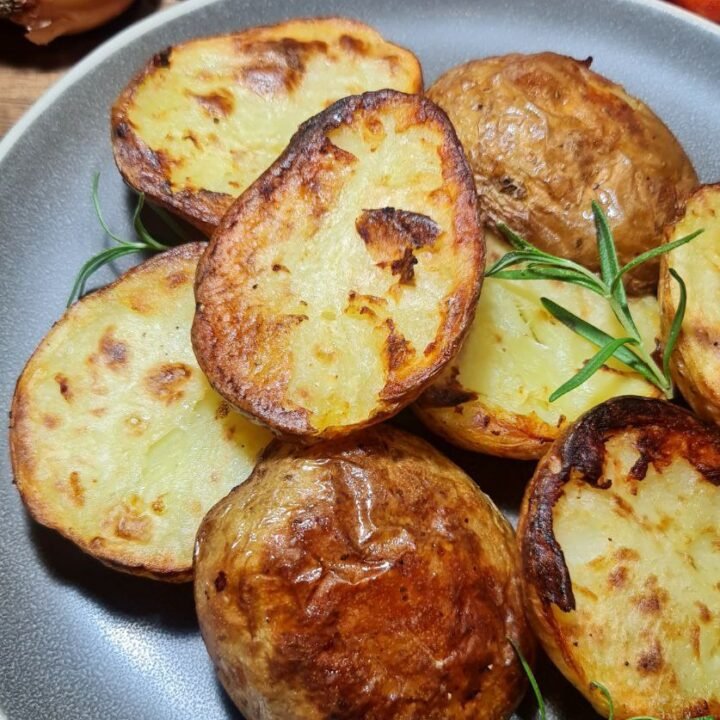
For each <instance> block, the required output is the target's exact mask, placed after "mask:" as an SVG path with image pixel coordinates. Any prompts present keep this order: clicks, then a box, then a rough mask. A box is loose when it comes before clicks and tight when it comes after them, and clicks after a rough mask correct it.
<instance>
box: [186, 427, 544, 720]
mask: <svg viewBox="0 0 720 720" xmlns="http://www.w3.org/2000/svg"><path fill="white" fill-rule="evenodd" d="M516 553H517V550H516V547H515V543H514V539H513V532H512V529H511V528H510V526H509V524H508V523H507V521H506V520H505V519H504V518H503V516H502V515H501V514H500V512H499V511H498V510H497V508H496V507H495V506H494V505H493V503H492V501H491V500H490V499H489V498H488V497H487V496H485V495H484V494H483V493H482V492H480V490H479V489H478V488H477V486H476V485H475V484H474V483H473V482H472V480H471V479H470V478H469V477H468V476H467V475H465V473H463V472H462V471H461V470H460V469H459V468H458V467H457V466H456V465H454V464H453V463H451V462H450V461H449V460H447V459H446V458H445V457H443V456H442V455H441V454H440V453H439V452H437V450H435V449H434V448H432V447H431V446H430V445H428V444H427V443H425V442H423V441H422V440H419V439H418V438H415V437H413V436H412V435H408V434H407V433H404V432H402V431H400V430H397V429H395V428H393V427H390V426H387V425H385V426H382V427H378V428H371V429H366V430H364V431H362V432H360V433H358V434H357V435H355V436H353V437H352V438H346V439H342V440H335V441H326V442H323V443H318V444H316V445H313V446H310V447H304V446H298V445H280V444H278V445H276V446H274V447H273V448H272V450H271V451H270V452H269V453H268V454H267V455H266V456H265V457H264V459H263V460H262V461H261V462H260V464H259V465H258V466H257V468H256V469H255V472H254V473H253V475H252V476H251V478H250V480H248V482H247V483H245V484H244V485H242V486H240V487H239V488H237V489H236V490H234V491H233V492H232V493H231V494H230V495H229V496H228V497H226V498H224V499H223V500H221V501H220V502H219V503H218V504H217V505H216V506H215V507H214V508H213V509H212V510H211V511H210V513H208V515H207V517H206V518H205V520H204V521H203V524H202V526H201V528H200V532H199V533H198V541H197V549H196V552H195V601H196V606H197V611H198V618H199V620H200V629H201V630H202V634H203V638H204V640H205V643H206V645H207V648H208V651H209V652H210V656H211V657H212V659H213V661H214V663H215V665H216V667H217V670H218V674H219V677H220V680H221V681H222V683H223V685H224V686H225V689H226V690H227V691H228V693H229V694H230V696H231V697H232V699H233V700H234V701H235V703H236V704H237V706H238V707H239V708H240V710H241V711H242V713H243V715H244V717H246V718H247V720H311V719H312V720H316V719H319V718H365V719H366V720H381V719H384V718H397V719H398V720H400V719H402V720H411V719H414V720H441V719H442V720H455V719H459V718H467V719H468V720H469V719H471V718H472V720H503V719H504V718H507V717H508V716H509V715H510V713H511V712H512V710H513V708H514V707H515V706H516V705H517V704H518V702H519V701H520V698H521V697H522V695H523V692H524V690H525V677H524V675H523V671H522V669H521V668H520V665H519V663H518V662H517V660H516V658H515V657H514V653H513V650H512V647H511V645H510V643H509V642H508V638H511V639H512V640H513V641H514V642H515V643H516V644H517V645H518V646H519V647H520V648H521V649H522V651H523V653H524V654H527V656H528V657H530V658H531V657H532V655H533V650H534V640H533V638H532V634H531V633H530V632H529V628H528V626H527V624H526V619H525V615H524V609H523V603H522V596H521V592H520V586H521V582H520V578H519V575H518V569H519V560H518V557H517V554H516Z"/></svg>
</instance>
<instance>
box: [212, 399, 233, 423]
mask: <svg viewBox="0 0 720 720" xmlns="http://www.w3.org/2000/svg"><path fill="white" fill-rule="evenodd" d="M229 412H230V406H229V405H228V404H227V403H226V402H225V401H224V400H223V401H222V402H221V403H220V404H219V405H218V406H217V410H216V411H215V419H216V420H222V419H223V418H226V417H227V416H228V413H229Z"/></svg>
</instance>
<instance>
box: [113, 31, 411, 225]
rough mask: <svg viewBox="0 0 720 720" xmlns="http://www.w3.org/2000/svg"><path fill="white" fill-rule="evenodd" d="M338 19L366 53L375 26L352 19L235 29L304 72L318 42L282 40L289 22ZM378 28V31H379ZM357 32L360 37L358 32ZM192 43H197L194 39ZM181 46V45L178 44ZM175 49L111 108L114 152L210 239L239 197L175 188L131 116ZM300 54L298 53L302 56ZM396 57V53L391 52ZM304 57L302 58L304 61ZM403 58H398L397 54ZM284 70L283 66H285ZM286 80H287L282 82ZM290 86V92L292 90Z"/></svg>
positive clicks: (133, 175) (240, 38) (141, 184)
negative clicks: (137, 97)
mask: <svg viewBox="0 0 720 720" xmlns="http://www.w3.org/2000/svg"><path fill="white" fill-rule="evenodd" d="M329 20H336V21H337V22H338V23H339V24H342V25H344V26H346V27H347V32H348V33H350V34H349V35H348V36H347V37H348V43H353V44H354V47H355V51H356V52H363V49H362V44H363V40H362V37H363V35H364V34H365V33H366V31H368V30H371V31H372V29H371V28H369V26H367V25H365V24H364V23H361V22H359V21H356V20H352V19H349V18H339V17H338V18H332V17H330V18H307V19H295V20H292V21H288V22H287V23H278V24H277V25H268V26H260V27H254V28H248V29H245V30H243V31H241V32H238V33H234V34H233V35H232V37H234V38H236V39H237V42H238V44H252V43H266V44H268V45H269V44H272V45H274V46H275V47H274V52H275V53H276V54H279V55H281V56H283V57H285V58H286V63H287V66H288V67H293V66H294V65H298V64H299V71H300V72H301V73H302V72H303V71H304V68H303V67H302V56H303V53H304V52H305V51H306V50H307V51H310V52H311V51H313V48H312V47H311V46H312V43H305V44H304V45H305V47H304V46H303V43H300V42H297V41H289V43H286V42H285V41H284V40H282V39H279V38H281V37H282V31H283V29H284V26H285V25H296V24H301V23H302V24H307V25H313V24H318V23H321V22H325V21H329ZM373 32H374V31H373ZM353 33H354V35H355V36H354V35H353ZM189 42H192V41H189ZM387 45H388V46H389V47H395V50H397V51H398V52H401V53H403V56H410V57H412V59H413V62H414V64H415V65H416V67H417V77H416V88H417V89H416V91H417V92H422V89H423V77H422V69H421V67H420V63H419V61H418V60H417V58H415V57H414V56H413V55H412V54H411V53H410V52H409V51H407V50H405V49H403V48H399V47H397V46H392V45H391V44H390V43H387ZM176 47H181V46H176ZM172 50H173V48H172V47H170V48H167V49H166V50H164V51H162V52H159V53H157V54H156V55H154V56H153V57H152V58H151V59H150V60H149V61H148V63H147V65H146V66H145V67H144V68H143V69H142V70H140V72H138V74H137V75H136V76H135V77H134V78H133V79H132V80H131V81H130V83H129V84H128V85H127V87H126V88H125V90H123V92H122V93H121V94H120V96H119V97H118V98H117V100H116V101H115V103H114V105H113V108H112V112H111V128H112V140H113V153H114V156H115V162H116V164H117V166H118V169H119V170H120V173H121V174H122V176H123V178H124V179H125V181H126V182H127V183H128V184H129V185H130V186H131V187H132V188H134V189H135V190H137V191H138V192H143V193H145V194H147V195H148V197H150V198H152V200H153V202H154V203H156V204H158V205H160V206H162V207H164V208H165V209H167V210H170V211H171V212H173V213H175V214H177V215H178V216H179V217H181V218H182V219H183V220H185V221H187V222H188V223H190V224H191V225H194V226H195V227H196V228H198V229H199V230H200V231H201V232H203V233H204V234H205V235H206V236H207V237H208V238H209V237H210V236H211V235H212V233H213V232H214V231H215V228H216V227H217V226H218V224H219V223H220V220H221V219H222V217H223V215H224V214H225V213H226V212H227V211H228V209H229V208H230V206H231V205H232V204H233V202H234V200H235V199H236V197H235V196H232V195H228V194H225V193H221V192H213V191H210V190H207V189H205V188H195V189H194V190H189V189H184V190H181V191H178V192H173V191H172V190H171V189H170V184H169V183H168V179H167V177H166V170H167V168H166V167H165V164H166V162H167V160H166V159H165V158H164V157H163V156H162V154H161V153H155V152H153V150H152V149H151V148H150V147H148V146H147V144H146V143H145V142H144V141H143V140H142V138H141V137H140V136H139V135H138V134H137V133H136V132H135V130H134V129H133V127H132V123H130V122H129V120H128V117H127V116H128V110H129V107H130V105H131V104H132V102H133V96H134V94H135V92H136V89H137V88H138V87H139V86H140V85H141V84H142V82H143V80H144V79H145V78H146V77H147V76H148V75H150V74H152V73H153V72H155V71H156V70H157V68H163V67H167V66H168V64H169V63H170V62H171V59H172V58H171V55H172ZM295 52H296V53H297V57H296V54H294V53H295ZM390 57H392V56H390ZM298 58H299V59H298ZM393 59H397V58H393ZM280 67H281V68H282V66H280ZM281 80H283V81H284V82H285V83H289V84H292V83H296V82H297V81H296V80H295V81H294V80H293V79H292V78H291V77H287V78H281ZM281 84H282V83H281ZM291 90H292V87H288V88H287V89H286V90H285V91H291Z"/></svg>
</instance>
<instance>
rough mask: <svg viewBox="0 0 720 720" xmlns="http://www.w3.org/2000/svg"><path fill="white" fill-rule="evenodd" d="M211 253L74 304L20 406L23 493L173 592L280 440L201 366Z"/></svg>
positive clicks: (16, 453) (14, 431) (45, 348)
mask: <svg viewBox="0 0 720 720" xmlns="http://www.w3.org/2000/svg"><path fill="white" fill-rule="evenodd" d="M202 251H203V245H202V244H192V245H186V246H182V247H179V248H177V249H174V250H170V251H168V252H166V253H164V254H162V255H159V256H157V257H155V258H153V259H151V260H148V261H147V262H145V263H144V264H142V265H140V266H139V267H137V268H135V269H133V270H130V271H129V272H128V273H126V274H125V275H123V276H122V277H121V278H120V279H119V280H118V281H117V282H115V283H114V284H112V285H110V286H108V287H107V288H105V289H103V290H99V291H98V292H96V293H94V294H92V295H89V296H87V297H86V298H84V299H83V300H81V301H79V302H78V303H76V304H75V305H73V307H71V308H70V310H68V311H67V313H66V314H65V315H64V316H63V318H62V319H61V320H60V322H58V323H57V324H56V325H55V326H54V327H53V329H52V330H51V331H50V333H49V334H48V335H47V337H46V338H45V339H44V340H43V341H42V343H41V344H40V346H39V347H38V349H37V350H36V351H35V353H34V355H33V356H32V358H31V359H30V361H29V362H28V364H27V366H26V367H25V370H24V371H23V373H22V375H21V377H20V380H19V381H18V385H17V389H16V392H15V397H14V401H13V408H12V422H11V430H10V444H11V451H12V460H13V469H14V472H15V482H16V484H17V487H18V490H19V491H20V494H21V495H22V499H23V501H24V502H25V504H26V506H27V508H28V510H29V511H30V513H31V514H32V515H33V517H34V518H35V519H36V520H38V521H39V522H41V523H42V524H44V525H47V526H49V527H52V528H54V529H56V530H58V531H59V532H60V533H62V534H63V535H65V536H66V537H68V538H69V539H71V540H72V541H73V542H75V543H76V544H77V545H79V546H80V547H81V548H82V549H83V550H84V551H86V552H88V553H90V554H91V555H93V556H95V557H97V558H98V559H100V560H102V561H103V562H105V563H107V564H109V565H112V566H114V567H116V568H117V569H121V570H125V571H127V572H131V573H137V574H143V575H149V576H152V577H156V578H158V579H163V580H173V581H179V580H189V579H190V576H191V568H192V552H193V543H194V539H195V533H196V531H197V528H198V526H199V524H200V521H201V519H202V517H203V515H204V514H205V513H206V512H207V510H208V508H210V507H211V506H212V505H213V504H214V503H215V502H217V501H218V500H219V499H220V498H221V497H223V496H224V495H225V494H226V493H227V492H228V491H229V490H230V489H231V488H232V487H234V486H235V485H237V484H238V483H239V482H242V481H243V480H244V479H245V478H246V477H247V476H248V475H249V474H250V472H251V471H252V468H253V466H254V464H255V460H256V458H257V457H258V455H259V453H260V452H261V450H262V449H263V448H264V447H265V445H266V444H267V442H268V441H269V438H270V435H269V433H268V432H267V431H266V430H264V429H262V428H260V427H258V426H256V425H253V424H251V423H250V422H249V421H248V420H246V419H244V418H242V417H240V416H239V415H237V414H236V413H235V412H233V411H231V410H230V408H229V406H228V405H227V403H226V402H224V401H223V400H222V398H220V396H219V395H218V394H217V393H216V392H215V391H214V390H213V389H212V388H211V387H210V385H209V383H208V382H207V380H206V379H205V377H204V375H203V374H202V372H201V371H200V369H199V367H198V365H197V362H196V361H195V357H194V356H193V351H192V348H191V345H190V325H191V322H192V315H193V310H194V298H193V279H194V276H195V268H196V265H197V261H198V258H199V256H200V255H201V253H202Z"/></svg>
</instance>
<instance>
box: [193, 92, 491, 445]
mask: <svg viewBox="0 0 720 720" xmlns="http://www.w3.org/2000/svg"><path fill="white" fill-rule="evenodd" d="M408 98H416V99H417V102H418V111H419V112H421V113H422V114H423V117H428V118H430V119H433V120H435V121H437V122H439V123H440V125H441V126H442V128H443V130H444V132H445V133H446V137H447V138H449V140H450V152H451V153H452V156H451V157H448V158H447V160H446V162H447V164H448V165H449V166H450V167H451V168H452V171H453V177H454V178H456V182H457V183H458V185H459V186H460V190H461V192H460V196H459V198H458V200H457V203H456V207H455V214H454V220H455V230H456V233H457V235H458V236H460V235H464V234H466V233H467V232H468V228H470V229H476V230H477V232H476V238H477V239H479V242H477V243H475V245H476V252H475V253H474V254H475V258H476V266H477V272H476V281H475V282H474V283H473V286H472V288H470V289H469V291H468V292H464V293H463V292H461V291H455V292H454V293H453V295H454V297H458V296H459V297H460V299H461V302H455V303H453V304H452V307H451V310H450V311H449V312H448V314H447V318H446V323H445V326H444V327H443V328H442V329H441V330H439V332H443V333H444V334H447V335H448V336H449V338H450V339H449V341H448V342H445V343H443V345H442V349H441V351H440V352H439V353H438V352H437V350H436V348H433V350H434V351H435V352H436V356H435V359H434V361H433V362H431V363H430V364H429V365H427V366H426V367H425V368H424V369H423V370H421V371H418V372H417V373H415V374H414V375H413V376H411V377H409V378H407V379H406V380H405V381H404V382H402V383H399V382H393V383H392V384H391V383H388V384H386V386H385V388H384V389H383V391H382V393H381V396H380V398H379V401H380V402H381V403H383V405H381V406H380V407H384V409H381V410H379V411H378V412H376V413H375V414H374V415H372V416H371V417H369V418H367V419H366V420H364V421H362V422H358V423H355V424H352V425H342V426H331V427H327V428H325V429H323V430H322V431H320V432H317V431H315V430H314V428H312V427H311V426H310V425H309V423H308V421H307V419H306V418H305V417H304V413H302V412H300V411H292V410H283V409H282V407H281V406H279V405H278V406H274V405H273V403H272V402H268V401H267V398H265V397H264V396H262V395H261V396H260V397H259V398H258V399H257V400H254V401H252V400H251V401H249V402H248V401H245V399H244V393H243V394H242V395H241V394H240V393H239V392H236V391H235V390H234V387H235V383H234V382H233V380H232V378H231V377H230V376H229V375H228V373H227V372H225V371H224V370H221V371H220V372H216V371H215V370H216V369H215V368H213V367H212V363H213V362H214V361H215V360H214V358H216V357H217V351H216V349H215V345H216V338H215V335H214V333H213V330H212V328H211V327H210V324H209V323H208V322H207V321H206V320H205V319H204V317H203V314H202V311H201V309H200V308H201V305H202V302H201V295H202V290H201V286H202V283H203V281H204V278H205V276H206V275H209V274H211V273H212V272H213V267H212V266H213V263H214V254H215V253H217V252H218V245H219V240H220V238H222V237H223V235H224V233H225V232H227V231H230V230H231V229H232V228H233V227H235V225H236V224H237V222H238V218H239V217H240V216H241V215H242V213H243V212H245V208H246V207H248V206H252V205H253V204H256V203H257V202H258V200H259V199H266V198H268V197H269V196H270V195H271V193H272V192H273V191H274V190H275V188H276V187H278V186H280V185H281V184H282V182H283V179H284V176H285V175H286V174H288V173H290V172H292V170H293V167H294V165H295V163H296V162H297V160H298V158H300V157H302V156H303V155H304V154H306V153H307V152H308V149H312V148H321V146H322V145H323V143H324V142H325V140H326V133H327V132H329V131H331V130H333V129H335V128H338V127H340V126H342V125H343V124H344V123H345V122H347V121H349V120H350V119H351V118H352V116H353V114H354V113H355V112H358V111H360V112H363V111H367V110H374V109H376V108H378V107H381V106H383V105H384V104H385V103H386V102H397V101H404V100H406V99H408ZM478 218H479V216H478V212H477V194H476V192H475V185H474V182H473V177H472V173H471V171H470V167H469V165H468V163H467V160H466V158H465V155H464V152H463V149H462V145H461V144H460V141H459V140H458V137H457V134H456V133H455V129H454V128H453V126H452V123H451V122H450V120H449V118H448V117H447V115H446V113H445V111H444V110H443V109H442V108H440V107H439V106H438V105H436V104H435V103H433V102H432V101H431V100H429V99H427V98H426V97H424V96H422V95H409V94H407V93H402V92H400V91H397V90H378V91H375V92H369V93H363V94H362V95H351V96H349V97H346V98H342V99H341V100H338V101H337V102H335V103H334V104H332V105H330V107H328V108H327V109H326V110H324V111H323V112H321V113H318V114H317V115H315V116H314V117H312V118H310V119H309V120H306V121H305V122H304V123H303V124H302V125H301V126H300V128H299V129H298V131H297V132H296V133H295V135H293V137H292V139H291V140H290V143H289V144H288V146H287V148H286V149H285V151H284V152H283V153H282V155H280V157H279V158H278V159H277V160H276V161H275V162H274V163H273V164H272V165H271V166H270V167H269V168H268V169H267V170H266V171H265V172H264V173H263V174H262V175H261V176H260V177H259V178H258V179H257V180H256V181H255V182H254V183H253V184H252V185H251V186H250V187H249V188H248V189H247V190H246V191H245V192H244V193H243V194H242V195H241V196H240V197H239V198H238V199H237V200H236V201H235V203H234V204H233V206H232V207H231V208H230V210H229V211H228V212H227V213H226V214H225V216H224V217H223V219H222V221H221V223H220V225H219V226H218V228H217V230H216V231H215V233H214V234H213V237H212V239H211V241H210V243H209V245H208V247H207V250H206V251H205V253H204V254H203V256H202V258H201V259H200V262H199V264H198V269H197V273H196V276H195V298H196V300H197V302H198V308H199V309H198V310H197V311H196V313H195V320H194V322H193V327H192V342H193V348H194V350H195V356H196V358H197V360H198V364H199V365H200V368H201V369H202V371H203V372H204V373H205V374H206V375H207V377H208V379H209V380H210V383H211V385H212V386H213V387H214V388H215V390H216V391H217V392H218V393H219V394H220V395H221V396H222V397H224V398H225V399H226V400H227V401H228V402H230V403H231V404H232V405H233V406H234V407H235V409H237V410H238V412H241V413H244V414H246V415H248V416H249V417H252V418H255V419H257V420H259V421H261V422H262V423H264V424H266V425H267V426H268V427H270V428H271V429H272V430H273V431H274V432H275V433H276V434H279V435H280V436H281V437H287V438H290V439H293V440H295V441H298V440H300V441H304V442H315V441H317V440H319V439H323V440H327V439H331V438H339V437H343V436H346V435H349V434H351V433H353V432H355V431H357V430H359V429H361V428H364V427H367V426H368V425H374V424H377V423H379V422H382V421H383V420H386V419H388V418H390V417H392V416H393V415H395V414H397V413H398V412H400V410H402V409H403V408H405V407H407V406H408V405H409V404H410V403H412V402H413V400H415V399H416V398H417V397H418V396H419V395H420V394H421V393H422V391H423V390H424V389H425V388H426V387H427V386H428V385H429V384H430V383H431V382H432V381H433V380H434V378H435V377H436V376H437V375H438V374H439V373H440V372H441V371H442V369H443V368H444V367H445V365H447V363H449V362H450V361H451V360H452V358H453V357H455V355H456V354H457V352H458V351H459V349H460V347H461V345H462V342H463V340H464V339H465V336H466V335H467V333H468V331H469V329H470V326H471V324H472V321H473V318H474V316H475V308H476V306H477V301H478V298H479V297H480V290H481V287H482V281H483V268H484V265H485V242H484V231H483V227H482V225H481V224H480V222H479V219H478ZM456 241H457V242H460V241H459V240H457V239H456ZM208 347H210V348H212V353H211V354H212V356H214V358H211V357H209V356H208V354H207V353H206V352H205V349H207V348H208Z"/></svg>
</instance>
